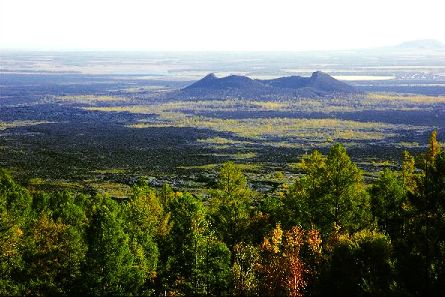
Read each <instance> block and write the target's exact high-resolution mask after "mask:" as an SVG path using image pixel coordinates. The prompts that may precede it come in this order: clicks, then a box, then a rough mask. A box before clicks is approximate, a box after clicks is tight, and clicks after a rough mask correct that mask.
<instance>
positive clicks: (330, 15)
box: [0, 0, 445, 51]
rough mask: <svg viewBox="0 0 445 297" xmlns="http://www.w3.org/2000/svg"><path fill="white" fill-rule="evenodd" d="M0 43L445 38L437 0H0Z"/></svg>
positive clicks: (184, 45)
mask: <svg viewBox="0 0 445 297" xmlns="http://www.w3.org/2000/svg"><path fill="white" fill-rule="evenodd" d="M0 3H1V4H0V48H2V49H43V50H148V51H157V50H168V51H301V50H337V49H355V48H372V47H380V46H388V45H395V44H398V43H400V42H403V41H407V40H415V39H430V38H431V39H437V40H439V41H442V42H444V43H445V17H444V14H445V13H444V11H445V1H443V0H422V1H419V0H404V1H402V0H267V1H262V0H140V1H139V0H0Z"/></svg>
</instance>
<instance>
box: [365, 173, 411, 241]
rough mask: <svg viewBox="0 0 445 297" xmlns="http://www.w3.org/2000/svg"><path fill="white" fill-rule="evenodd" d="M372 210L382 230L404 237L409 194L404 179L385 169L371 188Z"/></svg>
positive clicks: (396, 236) (393, 235) (392, 235)
mask: <svg viewBox="0 0 445 297" xmlns="http://www.w3.org/2000/svg"><path fill="white" fill-rule="evenodd" d="M370 193H371V210H372V213H373V215H374V216H375V217H376V219H377V223H378V225H379V227H380V228H381V229H382V231H384V232H387V233H388V234H389V235H390V236H391V237H392V238H401V237H403V230H404V223H405V217H406V210H407V208H408V205H407V204H408V201H407V195H406V191H405V187H404V183H403V180H402V179H401V178H400V176H399V175H398V174H397V173H395V172H393V171H390V170H388V169H387V170H385V171H383V172H382V173H381V174H380V176H379V178H378V179H377V180H376V181H375V182H374V183H373V185H372V186H371V188H370Z"/></svg>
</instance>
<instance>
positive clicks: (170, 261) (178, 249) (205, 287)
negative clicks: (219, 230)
mask: <svg viewBox="0 0 445 297" xmlns="http://www.w3.org/2000/svg"><path fill="white" fill-rule="evenodd" d="M170 211H171V230H170V233H169V234H168V235H167V236H166V238H165V239H164V240H163V243H162V252H163V253H161V259H162V262H163V266H164V267H163V271H161V275H160V278H161V282H162V284H161V289H162V290H163V293H169V294H174V293H182V294H187V295H202V294H216V293H218V294H219V293H222V292H224V291H225V290H227V286H228V280H229V276H230V252H229V250H228V248H227V247H226V246H225V244H224V243H222V242H220V241H218V240H217V239H216V238H215V237H214V236H212V234H211V232H210V230H209V228H208V222H207V220H206V216H207V214H206V209H205V207H204V205H203V203H202V201H200V200H199V199H198V198H196V197H194V196H192V195H191V194H188V193H185V194H180V195H178V196H177V197H176V199H175V200H174V201H173V202H172V203H171V204H170Z"/></svg>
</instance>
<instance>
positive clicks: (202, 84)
mask: <svg viewBox="0 0 445 297" xmlns="http://www.w3.org/2000/svg"><path fill="white" fill-rule="evenodd" d="M352 93H358V91H357V90H356V89H355V88H354V87H352V86H350V85H348V84H346V83H344V82H341V81H339V80H336V79H335V78H333V77H332V76H330V75H328V74H326V73H324V72H321V71H317V72H314V73H312V75H311V76H310V77H301V76H288V77H280V78H275V79H268V80H260V79H251V78H249V77H246V76H240V75H230V76H227V77H222V78H218V77H216V76H215V75H214V74H213V73H211V74H209V75H207V76H205V77H204V78H202V79H200V80H198V81H197V82H195V83H193V84H191V85H190V86H187V87H185V88H183V89H181V90H180V91H179V92H177V93H176V95H177V96H178V97H181V98H196V99H224V98H227V97H232V98H259V99H261V98H268V99H282V98H293V97H311V98H312V97H325V96H334V95H338V94H352Z"/></svg>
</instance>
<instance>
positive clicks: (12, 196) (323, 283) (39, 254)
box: [0, 131, 445, 296]
mask: <svg viewBox="0 0 445 297" xmlns="http://www.w3.org/2000/svg"><path fill="white" fill-rule="evenodd" d="M298 166H299V168H300V169H301V170H302V172H303V173H304V174H303V175H302V176H300V177H298V178H296V179H295V180H294V182H293V183H291V184H282V185H281V186H280V187H278V189H277V190H276V191H274V192H272V193H266V194H264V193H259V192H256V191H254V190H253V189H251V188H250V187H249V184H248V182H247V180H246V177H245V176H244V174H243V172H242V170H241V168H240V166H238V165H236V164H234V163H232V162H229V163H225V164H224V165H223V166H222V167H221V168H220V172H219V175H218V179H217V182H216V183H215V185H214V186H213V187H212V188H209V189H207V190H206V191H205V194H204V193H202V194H191V193H188V192H178V191H175V190H173V189H172V188H171V187H170V186H169V185H168V184H164V185H163V186H162V187H161V188H157V189H155V188H152V187H150V186H149V184H148V182H147V181H146V180H144V179H140V180H138V181H137V182H136V183H135V184H134V185H133V192H132V195H131V196H130V197H128V198H127V199H115V198H112V197H110V196H109V195H108V194H106V193H105V194H103V193H97V192H95V191H91V192H89V193H88V192H82V191H78V192H73V191H46V192H45V191H37V190H35V189H33V188H32V187H29V188H28V187H26V186H24V185H20V184H18V183H17V182H16V181H15V180H14V178H13V177H12V176H11V174H10V173H9V172H8V171H6V170H3V169H1V170H0V295H62V296H69V295H94V296H102V295H126V296H127V295H128V296H133V295H136V296H140V295H208V294H210V295H243V296H244V295H248V296H258V295H265V294H266V295H280V296H324V295H330V296H443V295H445V151H444V150H443V149H442V148H441V147H440V145H439V142H438V141H437V132H436V131H434V132H433V133H432V135H431V138H430V142H429V147H428V149H427V150H426V151H425V152H424V153H423V154H420V155H418V156H412V155H411V154H410V153H408V152H405V153H404V155H403V164H402V165H401V166H400V169H399V170H389V169H385V170H384V171H382V172H381V173H380V175H379V176H378V178H376V179H375V180H373V181H372V182H370V183H369V182H365V181H364V178H363V172H362V170H361V169H359V167H358V166H357V164H356V163H354V162H353V161H352V160H351V159H350V157H349V155H348V153H347V151H346V149H345V147H344V146H342V145H341V144H336V145H334V146H332V147H331V149H330V151H329V153H328V154H327V155H323V154H321V153H320V152H319V151H313V152H312V153H311V154H309V155H305V156H304V157H302V159H301V161H300V163H299V164H298Z"/></svg>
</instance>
